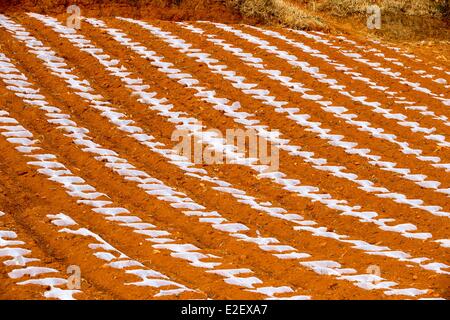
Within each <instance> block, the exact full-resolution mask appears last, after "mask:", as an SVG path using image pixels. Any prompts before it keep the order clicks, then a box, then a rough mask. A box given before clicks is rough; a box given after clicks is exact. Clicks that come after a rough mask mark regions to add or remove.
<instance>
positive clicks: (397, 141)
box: [0, 2, 450, 300]
mask: <svg viewBox="0 0 450 320" xmlns="http://www.w3.org/2000/svg"><path fill="white" fill-rule="evenodd" d="M31 3H32V2H31ZM24 8H25V10H28V7H24ZM31 9H37V10H34V12H40V11H39V10H38V8H36V7H33V6H32V4H31V5H30V10H31ZM111 10H115V9H111ZM3 12H4V13H3V14H0V80H1V81H0V155H1V156H0V159H1V161H0V181H1V183H0V191H1V192H0V278H1V279H0V280H1V281H0V299H208V298H209V299H252V300H256V299H428V298H432V299H441V298H443V299H447V298H449V297H450V292H449V290H448V288H449V284H450V281H449V273H450V266H449V265H450V261H449V260H450V259H449V252H448V250H449V247H450V240H449V234H450V230H449V229H450V228H449V227H450V224H449V220H448V219H449V217H450V202H449V200H448V199H449V196H450V175H449V171H450V152H449V146H450V136H449V133H450V120H449V117H450V69H448V68H446V67H445V66H442V65H441V64H440V63H439V61H437V60H432V59H427V60H425V59H422V58H420V57H419V56H418V55H414V54H412V53H410V52H408V51H406V50H404V49H403V48H398V47H396V46H393V45H391V44H387V43H384V42H379V41H372V40H369V39H362V38H360V37H359V36H355V35H351V34H348V35H345V36H343V35H337V34H334V33H323V32H320V31H296V30H291V29H289V28H280V27H267V26H266V27H264V26H261V27H259V26H252V25H250V24H242V23H241V24H238V23H237V22H238V21H240V20H239V19H240V17H239V16H235V15H233V14H231V13H229V15H224V16H223V17H222V18H223V19H214V18H213V17H210V16H208V12H206V11H205V12H204V13H202V14H201V16H192V17H186V16H180V17H176V18H174V17H173V16H172V18H173V19H172V18H171V19H167V20H174V21H165V19H163V20H160V19H158V20H156V19H153V18H154V17H152V16H145V15H141V16H136V15H133V14H127V13H126V12H125V13H123V14H122V17H123V18H122V17H121V16H120V15H118V14H116V13H115V11H114V13H112V15H113V16H114V17H113V16H110V15H109V14H103V15H99V14H91V13H92V12H83V14H84V15H85V16H86V17H91V18H85V19H83V20H81V24H80V28H79V29H73V28H71V27H70V26H69V27H68V26H67V23H66V22H67V21H66V18H67V15H61V14H59V12H56V11H55V12H54V13H53V14H51V13H50V14H48V15H47V14H27V13H25V12H14V11H13V10H10V11H8V10H6V9H5V11H3ZM167 12H168V11H166V13H167ZM224 12H225V11H224ZM227 12H228V11H227ZM167 14H169V13H167ZM173 15H176V14H175V13H173ZM131 16H133V17H134V18H126V17H131ZM191 18H193V19H191ZM181 20H196V21H191V22H176V21H181ZM202 20H213V21H214V22H206V21H202ZM222 23H224V24H222ZM200 128H202V129H200ZM208 129H216V130H219V131H220V132H222V133H225V132H226V130H228V129H240V130H254V131H255V132H256V133H257V135H258V138H259V139H261V141H265V142H268V143H270V144H271V146H272V148H275V149H276V150H277V151H278V154H279V166H278V168H276V169H274V170H267V168H266V167H265V166H264V164H261V163H260V162H259V161H255V162H253V161H251V159H248V158H246V155H245V154H242V153H239V152H236V151H235V150H232V148H231V147H232V146H230V145H229V144H228V142H227V141H225V140H224V139H219V138H214V137H213V136H212V135H208V134H206V133H205V132H206V130H208ZM176 130H184V131H185V132H186V134H187V135H189V136H193V137H196V138H201V139H203V140H202V141H203V144H204V146H205V147H209V148H210V149H211V150H213V151H216V152H219V151H220V150H222V151H223V150H224V149H223V148H225V147H227V148H229V149H226V150H228V151H227V152H225V153H226V155H227V157H228V159H230V160H231V161H228V162H227V163H225V164H220V163H216V164H208V163H192V162H191V160H190V159H188V158H185V157H183V156H181V155H180V154H177V153H176V151H175V147H176V146H177V144H178V141H174V140H173V139H172V135H173V133H174V132H175V131H176ZM230 150H231V151H230ZM73 270H77V271H78V272H79V277H76V275H77V273H76V272H75V273H74V272H72V271H73ZM74 274H75V277H74ZM77 280H79V283H77Z"/></svg>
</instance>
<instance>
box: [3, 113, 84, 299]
mask: <svg viewBox="0 0 450 320" xmlns="http://www.w3.org/2000/svg"><path fill="white" fill-rule="evenodd" d="M0 115H1V113H0ZM5 215H6V214H5V213H4V212H2V211H0V220H1V218H2V216H5ZM0 258H1V259H2V260H3V259H8V260H4V261H3V264H4V265H5V266H7V267H9V268H12V270H11V271H10V272H9V273H8V277H9V278H11V279H13V280H14V281H16V282H17V284H18V285H38V286H42V287H44V288H45V291H44V292H43V294H42V295H43V296H44V297H45V298H48V299H59V300H75V298H74V296H73V295H74V294H76V293H80V292H81V291H80V290H72V289H66V288H64V286H66V285H67V284H68V281H67V279H65V278H63V277H62V276H61V275H62V274H61V272H60V271H58V270H56V269H53V268H47V267H42V266H39V263H40V259H37V258H33V252H32V251H31V250H29V249H28V247H27V245H26V243H25V242H23V241H21V240H20V238H19V237H18V235H17V233H16V232H14V231H12V230H7V229H4V228H0ZM23 278H27V279H26V280H25V279H23Z"/></svg>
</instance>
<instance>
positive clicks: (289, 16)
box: [226, 0, 325, 29]
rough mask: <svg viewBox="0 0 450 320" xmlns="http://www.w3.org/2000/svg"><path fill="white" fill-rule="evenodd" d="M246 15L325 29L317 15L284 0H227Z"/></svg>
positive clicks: (301, 27)
mask: <svg viewBox="0 0 450 320" xmlns="http://www.w3.org/2000/svg"><path fill="white" fill-rule="evenodd" d="M226 2H227V4H228V5H229V6H231V7H232V8H234V9H235V10H237V11H238V12H239V13H240V14H242V15H243V16H244V17H247V18H251V19H255V20H257V21H258V22H261V23H266V24H279V25H283V26H287V27H291V28H299V29H324V28H325V24H324V23H323V22H322V21H321V20H320V19H319V18H317V17H315V16H312V15H310V14H308V13H306V12H305V11H303V10H301V9H300V8H298V7H297V6H295V5H292V4H291V3H289V2H287V1H284V0H226Z"/></svg>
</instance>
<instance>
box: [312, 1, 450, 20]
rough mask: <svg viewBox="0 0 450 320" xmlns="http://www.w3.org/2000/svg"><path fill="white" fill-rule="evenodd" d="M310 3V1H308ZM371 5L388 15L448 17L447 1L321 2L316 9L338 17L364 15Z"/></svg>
mask: <svg viewBox="0 0 450 320" xmlns="http://www.w3.org/2000/svg"><path fill="white" fill-rule="evenodd" d="M310 2H311V1H310ZM371 4H378V5H379V6H380V7H381V9H382V10H383V12H385V13H388V14H406V15H412V16H431V17H448V16H449V15H450V1H449V0H409V1H405V0H377V1H374V0H323V1H321V2H320V3H319V5H318V7H317V8H318V9H319V10H324V11H329V12H331V13H332V14H334V15H338V16H349V15H353V14H365V13H366V9H367V7H368V6H369V5H371Z"/></svg>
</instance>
